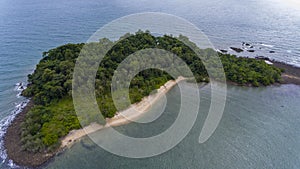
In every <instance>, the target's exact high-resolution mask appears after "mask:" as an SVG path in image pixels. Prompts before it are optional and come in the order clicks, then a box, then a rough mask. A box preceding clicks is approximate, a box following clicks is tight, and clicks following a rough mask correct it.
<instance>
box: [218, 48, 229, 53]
mask: <svg viewBox="0 0 300 169" xmlns="http://www.w3.org/2000/svg"><path fill="white" fill-rule="evenodd" d="M220 51H221V52H222V53H227V52H228V51H227V50H223V49H220Z"/></svg>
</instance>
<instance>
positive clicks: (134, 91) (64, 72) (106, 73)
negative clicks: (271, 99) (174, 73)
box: [21, 31, 282, 153]
mask: <svg viewBox="0 0 300 169" xmlns="http://www.w3.org/2000/svg"><path fill="white" fill-rule="evenodd" d="M181 39H183V40H185V41H188V39H187V38H186V37H184V36H180V37H178V39H177V38H175V37H172V36H168V35H164V36H161V37H155V36H153V35H151V34H150V32H141V31H139V32H137V33H136V34H134V35H132V34H126V35H124V37H122V39H121V40H120V41H118V42H117V43H116V44H115V45H114V46H113V48H112V49H110V50H109V51H108V53H107V54H106V56H105V57H104V59H103V60H102V62H101V63H100V65H99V69H98V72H97V75H96V81H95V94H96V98H97V103H98V105H99V108H100V110H101V112H102V114H103V116H104V117H107V118H111V117H113V116H114V115H115V113H116V111H117V109H116V107H115V106H114V103H113V100H112V96H111V80H112V77H113V75H114V71H115V70H116V69H117V67H118V65H119V64H120V63H121V62H122V61H123V60H124V59H125V58H126V57H127V56H129V55H131V54H133V53H135V52H137V51H139V50H142V49H148V48H158V49H164V50H166V51H169V52H172V53H174V54H176V55H177V56H178V57H180V58H181V59H182V60H183V61H184V62H185V63H186V64H187V65H188V66H189V68H190V70H191V71H192V72H193V74H194V77H196V80H197V82H209V81H210V77H209V76H208V73H207V71H206V69H205V66H204V63H203V62H202V61H201V59H200V58H198V57H197V55H196V53H195V52H194V51H193V50H192V49H191V48H190V46H189V45H192V46H195V45H194V44H193V43H192V42H189V43H188V44H189V45H187V44H186V43H183V42H182V41H181ZM104 43H113V42H112V41H110V40H108V39H101V40H99V42H97V45H102V44H104ZM84 45H85V44H83V43H81V44H66V45H63V46H60V47H57V48H55V49H51V50H49V51H48V52H44V53H43V58H42V60H41V61H40V62H39V64H38V65H37V67H36V69H35V71H34V73H33V74H31V75H28V82H29V85H28V88H27V89H26V90H24V91H23V93H22V94H23V96H25V97H30V98H32V101H33V102H34V106H33V107H32V108H31V110H30V111H29V112H28V113H27V114H26V120H24V122H23V123H22V127H21V138H22V139H21V142H22V149H23V150H24V151H28V152H33V153H35V152H49V151H54V150H56V149H57V148H58V147H59V145H60V138H62V137H64V136H66V135H67V134H68V133H69V132H70V131H71V130H74V129H79V128H81V125H80V123H79V121H78V118H77V116H76V113H75V110H74V107H73V102H72V78H73V71H74V66H75V63H76V59H77V58H78V56H79V54H80V51H81V50H82V48H83V46H84ZM197 51H198V52H199V53H201V54H202V55H203V56H204V58H209V56H210V55H211V54H212V53H215V51H214V50H213V49H197ZM218 54H219V57H220V59H221V62H222V64H223V67H224V71H225V75H226V78H227V80H228V81H231V82H234V83H236V84H238V85H250V86H261V85H264V86H267V85H270V84H273V83H276V82H280V80H281V72H282V70H281V69H278V68H276V67H274V66H272V65H268V64H266V63H265V62H264V61H261V60H256V59H251V58H241V57H236V56H233V55H227V54H221V53H218ZM207 64H209V65H211V66H212V67H213V65H214V64H215V63H214V61H209V59H208V61H207ZM214 77H216V79H215V80H218V75H217V74H216V75H214ZM171 79H174V78H173V77H171V76H170V75H169V74H167V73H166V72H165V71H162V70H158V69H147V70H144V71H142V72H140V73H139V74H137V75H136V76H135V77H134V79H133V80H132V81H131V84H130V89H129V91H130V100H131V103H136V102H139V101H141V100H142V98H143V97H145V96H147V95H149V94H150V93H151V92H153V91H154V90H155V89H158V88H159V87H160V86H162V85H163V84H165V83H166V82H167V81H168V80H171ZM92 120H95V118H91V119H90V120H88V121H86V122H85V124H86V125H88V124H89V123H91V122H94V121H92Z"/></svg>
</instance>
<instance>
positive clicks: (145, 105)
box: [60, 77, 186, 149]
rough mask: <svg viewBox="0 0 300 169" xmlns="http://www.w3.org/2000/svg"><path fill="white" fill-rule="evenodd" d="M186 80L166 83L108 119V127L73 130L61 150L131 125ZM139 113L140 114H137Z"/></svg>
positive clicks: (89, 126)
mask: <svg viewBox="0 0 300 169" xmlns="http://www.w3.org/2000/svg"><path fill="white" fill-rule="evenodd" d="M184 80H186V78H184V77H178V78H177V79H176V80H170V81H168V82H166V83H165V84H164V85H163V86H161V87H160V88H159V89H157V93H155V94H153V95H149V96H146V97H144V98H143V99H142V101H141V102H139V103H135V104H132V105H131V106H130V107H129V108H127V109H125V110H123V111H121V112H117V114H116V115H115V116H114V117H113V118H109V119H108V118H107V119H106V125H105V126H103V125H100V124H97V123H92V124H90V125H88V126H86V127H84V128H82V129H79V130H73V131H71V132H70V133H69V134H68V135H67V136H65V137H64V138H63V139H62V140H61V146H60V149H65V148H68V147H71V146H72V145H73V144H74V143H76V142H78V141H79V140H80V139H81V138H82V137H84V136H86V135H88V134H91V133H94V132H96V131H98V130H101V129H105V128H108V127H117V126H121V125H125V124H128V123H131V122H132V121H133V120H135V119H137V118H139V117H140V116H142V115H143V114H145V113H146V112H147V111H148V110H149V109H150V108H151V106H152V104H155V102H157V101H158V100H159V99H160V98H161V97H162V96H163V95H164V94H166V93H167V92H168V91H169V90H171V89H172V88H173V87H174V86H175V85H177V83H179V82H181V81H184ZM136 112H138V113H136Z"/></svg>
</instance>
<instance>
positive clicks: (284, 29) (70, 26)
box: [0, 0, 300, 168]
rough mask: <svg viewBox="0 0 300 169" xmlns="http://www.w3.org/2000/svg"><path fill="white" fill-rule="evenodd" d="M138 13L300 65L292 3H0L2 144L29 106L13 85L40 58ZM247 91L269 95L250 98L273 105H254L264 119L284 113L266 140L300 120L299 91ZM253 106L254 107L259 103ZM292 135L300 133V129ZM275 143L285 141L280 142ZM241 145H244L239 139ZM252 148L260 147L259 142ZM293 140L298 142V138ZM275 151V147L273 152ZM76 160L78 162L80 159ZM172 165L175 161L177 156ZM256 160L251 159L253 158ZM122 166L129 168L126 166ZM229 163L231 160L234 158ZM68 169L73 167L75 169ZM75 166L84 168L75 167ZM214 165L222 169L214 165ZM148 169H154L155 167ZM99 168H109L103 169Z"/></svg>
mask: <svg viewBox="0 0 300 169" xmlns="http://www.w3.org/2000/svg"><path fill="white" fill-rule="evenodd" d="M137 12H165V13H169V14H173V15H177V16H180V17H183V18H185V19H187V20H189V21H190V22H192V23H193V24H195V25H196V26H198V27H199V28H200V29H201V30H202V31H203V32H204V33H205V34H207V35H208V37H209V39H210V40H211V42H212V43H213V45H214V46H215V47H216V48H217V49H228V48H229V47H230V46H234V47H242V46H241V44H242V42H247V43H251V44H252V45H253V46H254V49H255V50H256V52H255V53H249V52H244V53H242V54H240V55H243V56H251V57H254V56H256V55H264V56H267V57H270V58H272V59H276V60H279V61H283V62H287V63H290V64H293V65H295V66H300V57H299V56H300V48H299V44H300V31H299V30H300V7H299V5H295V4H293V3H292V2H290V1H284V2H283V1H280V0H250V1H247V2H246V1H238V0H210V1H208V0H191V1H188V2H186V1H185V0H176V1H174V0H166V1H158V0H153V1H146V0H145V1H140V0H112V1H105V0H86V1H80V0H52V1H47V0H41V1H33V0H26V1H21V0H1V1H0V138H1V137H2V136H3V134H4V132H5V129H6V127H7V125H8V124H9V122H10V121H11V120H12V118H13V117H14V115H15V114H16V113H18V112H19V111H20V108H21V107H22V106H24V105H25V104H26V101H27V100H26V99H25V98H22V97H20V96H19V93H20V91H21V90H22V89H21V88H20V87H19V86H18V85H17V86H16V84H17V83H22V84H24V85H26V80H27V74H29V73H31V72H33V70H34V68H35V65H36V64H37V63H38V61H39V60H40V59H41V57H42V52H43V51H47V50H49V49H51V48H53V47H56V46H58V45H62V44H65V43H77V42H85V41H86V40H87V39H88V38H89V37H90V36H91V35H92V34H93V33H94V32H95V31H96V30H97V29H99V28H101V27H102V26H103V25H104V24H106V23H109V22H110V21H112V20H114V19H117V18H119V17H122V16H124V15H128V14H133V13H137ZM271 50H272V51H275V53H274V54H270V53H269V51H271ZM232 90H236V91H238V92H237V95H238V96H240V97H243V95H244V94H245V93H243V92H242V91H243V90H247V89H243V88H238V87H232ZM248 90H254V91H260V90H262V93H263V92H265V94H262V93H260V92H254V91H253V92H254V93H253V96H252V94H251V97H253V98H256V97H259V96H261V97H263V98H264V99H262V100H263V101H266V102H268V101H270V103H269V104H268V106H269V107H268V106H267V107H265V106H266V105H265V104H264V103H265V102H259V103H258V104H257V105H260V108H261V109H258V110H257V111H259V112H261V114H262V115H264V114H265V113H268V112H269V110H270V109H269V108H270V107H271V108H272V107H275V108H274V111H275V112H278V113H281V112H283V114H282V116H279V115H278V114H272V113H271V112H269V113H268V115H270V116H271V119H273V118H278V119H277V120H279V119H281V118H283V119H286V120H287V121H288V122H286V123H283V122H281V121H280V120H279V121H273V122H274V123H268V124H269V125H270V126H269V127H270V129H269V130H270V131H269V130H267V129H266V131H269V132H266V133H265V134H268V133H273V132H275V133H273V134H270V135H266V136H265V137H266V138H268V139H270V140H273V139H272V137H273V136H274V137H275V136H277V135H276V131H277V130H272V129H271V128H272V125H274V128H276V124H277V123H279V124H281V125H282V126H281V127H283V128H285V127H286V128H288V127H289V125H290V123H298V124H299V117H297V116H296V115H295V114H294V115H295V116H292V113H293V112H292V111H296V112H297V107H296V108H295V106H297V101H298V103H299V93H297V91H299V88H297V87H296V86H281V87H270V88H263V89H248ZM273 90H276V91H278V92H280V91H282V92H284V91H286V93H284V94H285V99H287V100H292V102H289V103H287V104H292V103H294V102H295V104H294V105H290V106H291V107H293V106H294V109H293V108H289V107H287V106H285V108H286V109H287V110H285V111H281V109H280V108H278V107H276V106H277V105H278V103H276V102H272V99H273V98H269V95H271V96H274V97H277V95H276V93H275V94H274V95H272V94H270V93H268V92H273ZM240 92H241V93H240ZM251 92H252V91H251ZM295 94H298V95H296V96H298V97H296V96H295ZM238 96H235V97H238ZM251 97H249V98H248V100H247V101H248V102H250V103H249V104H247V103H246V102H245V103H243V104H244V105H243V106H244V109H236V110H234V109H233V110H232V113H236V112H241V113H243V112H244V110H245V111H246V110H247V109H250V110H251V109H252V108H253V104H251V100H252V99H251V100H249V99H250V98H251ZM268 99H270V100H268ZM253 100H254V101H255V99H253ZM282 102H284V100H282ZM231 103H232V104H235V105H240V104H241V103H240V100H239V99H233V100H232V101H231V102H229V103H228V104H231ZM277 108H278V109H277ZM284 112H288V113H287V114H288V115H285V114H284ZM244 113H245V112H244ZM231 115H232V114H229V115H228V116H229V117H228V118H230V117H231ZM232 116H233V115H232ZM234 117H236V118H239V114H238V115H234ZM279 117H280V118H279ZM231 118H233V117H231ZM252 120H254V119H252ZM258 120H261V119H258ZM238 122H239V123H241V126H243V125H242V124H243V122H244V121H243V119H240V121H238ZM289 122H290V123H289ZM245 125H246V124H245ZM129 128H130V126H129ZM133 128H134V127H133ZM245 130H246V129H245ZM294 130H296V128H295V129H294ZM133 131H134V130H133ZM235 132H238V131H235V130H233V131H232V132H229V133H228V132H227V133H226V134H227V135H226V137H227V136H232V137H242V136H241V135H240V133H238V134H237V135H235ZM240 132H243V130H242V129H240ZM254 134H255V133H254ZM298 135H299V133H298ZM267 136H268V137H267ZM285 138H287V139H288V140H290V141H291V140H295V139H296V138H297V137H296V135H295V133H289V134H286V136H285ZM242 139H244V138H242ZM278 139H281V137H280V138H278ZM1 140H2V139H1ZM1 140H0V146H1V148H0V157H1V159H2V160H0V162H1V161H2V163H1V164H0V167H2V168H10V167H12V164H11V162H9V161H8V159H7V158H6V155H5V151H4V149H3V147H2V146H3V145H2V142H1ZM236 141H237V142H238V141H243V140H238V139H237V140H236ZM252 141H254V142H255V141H257V140H252ZM281 141H282V140H279V142H277V143H276V145H277V146H276V148H279V150H286V149H288V147H287V146H289V144H286V143H283V142H281ZM296 141H298V142H299V138H298V140H296ZM211 144H212V143H211ZM292 145H293V144H292ZM220 146H221V147H219V148H223V147H222V146H225V145H220ZM298 146H299V144H298ZM271 147H272V146H271ZM272 148H275V146H273V147H272ZM290 149H291V150H290V151H294V150H293V149H294V147H290ZM77 150H78V151H77ZM224 150H225V149H224ZM227 150H230V151H234V149H230V146H229V148H227ZM246 150H247V149H245V151H246ZM76 151H77V152H81V148H80V145H79V144H78V145H76V146H75V147H74V149H72V150H70V151H68V152H67V153H65V155H64V156H63V158H62V161H60V162H57V163H56V161H55V162H54V163H53V167H54V166H55V164H57V165H56V167H58V166H59V164H60V167H58V168H62V167H63V168H67V167H66V166H67V165H68V164H67V160H63V159H65V158H66V159H68V158H71V157H72V156H71V154H72V152H76ZM207 151H209V152H210V153H211V154H213V153H214V151H213V149H210V150H207ZM220 151H221V150H220ZM286 151H287V150H286ZM82 152H84V150H82ZM278 152H279V151H276V153H278ZM246 153H249V152H246ZM273 153H275V152H273ZM77 154H78V155H80V153H77ZM104 154H105V153H104ZM279 155H280V154H279ZM203 156H205V155H203ZM82 157H84V156H82ZM209 157H210V156H205V158H204V157H203V161H205V159H206V160H208V161H209ZM272 157H273V156H270V155H267V154H266V155H265V159H271V158H272ZM280 157H282V158H280V159H282V160H283V161H284V162H282V164H286V163H288V162H290V161H291V162H290V166H291V167H289V168H299V164H298V163H296V162H293V160H292V159H293V158H298V161H300V160H299V154H296V155H295V156H294V157H293V158H287V157H289V156H287V154H285V156H283V155H280ZM284 157H286V158H284ZM166 158H167V156H166ZM169 158H170V159H172V156H170V157H169ZM222 158H226V157H222ZM249 158H250V157H249ZM251 158H254V157H252V156H251ZM275 159H276V158H275ZM118 160H120V159H118ZM123 160H124V161H126V159H123ZM232 160H234V158H233V159H232ZM64 161H65V162H66V166H65V165H63V162H64ZM85 161H87V162H86V163H88V162H89V161H88V160H87V159H85ZM130 161H131V160H129V161H128V165H129V163H131V162H130ZM150 161H151V160H150ZM162 161H163V160H162ZM200 161H201V160H200ZM111 162H112V161H111ZM108 163H109V162H107V163H105V164H107V166H109V164H108ZM137 163H139V162H137ZM146 163H147V162H146ZM149 163H151V162H149ZM206 163H207V161H206ZM125 164H126V163H125ZM125 164H124V165H125ZM151 164H152V163H151ZM165 164H168V163H165ZM203 164H204V163H203ZM110 165H114V164H110ZM141 165H144V166H145V167H146V166H147V165H146V164H144V163H141ZM149 165H150V164H149ZM191 165H192V164H191ZM69 166H71V164H70V165H69ZM78 166H80V165H79V164H78ZM216 166H218V165H217V164H216ZM145 167H144V168H145ZM148 167H149V168H151V165H150V166H148ZM100 168H106V167H105V166H102V167H100ZM107 168H109V167H107ZM141 168H142V167H141ZM152 168H153V167H152ZM179 168H180V167H179ZM191 168H193V167H191Z"/></svg>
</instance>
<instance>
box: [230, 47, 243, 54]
mask: <svg viewBox="0 0 300 169" xmlns="http://www.w3.org/2000/svg"><path fill="white" fill-rule="evenodd" d="M230 49H232V50H234V51H235V52H237V53H241V52H244V50H243V49H241V48H235V47H230Z"/></svg>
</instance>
